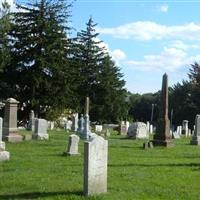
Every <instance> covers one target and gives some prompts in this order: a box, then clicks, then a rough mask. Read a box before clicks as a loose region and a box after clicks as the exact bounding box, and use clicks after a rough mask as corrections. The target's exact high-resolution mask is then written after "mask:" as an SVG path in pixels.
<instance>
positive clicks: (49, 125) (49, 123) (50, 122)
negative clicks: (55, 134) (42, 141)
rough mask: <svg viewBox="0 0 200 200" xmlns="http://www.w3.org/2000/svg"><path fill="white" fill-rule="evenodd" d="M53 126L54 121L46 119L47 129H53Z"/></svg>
mask: <svg viewBox="0 0 200 200" xmlns="http://www.w3.org/2000/svg"><path fill="white" fill-rule="evenodd" d="M54 126H55V123H54V121H48V129H49V130H53V129H54Z"/></svg>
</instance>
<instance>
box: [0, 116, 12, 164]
mask: <svg viewBox="0 0 200 200" xmlns="http://www.w3.org/2000/svg"><path fill="white" fill-rule="evenodd" d="M2 124H3V119H2V118H1V117H0V161H6V160H9V159H10V153H9V152H8V151H5V142H3V141H2Z"/></svg>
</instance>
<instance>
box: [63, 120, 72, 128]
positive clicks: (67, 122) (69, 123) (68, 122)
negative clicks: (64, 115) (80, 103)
mask: <svg viewBox="0 0 200 200" xmlns="http://www.w3.org/2000/svg"><path fill="white" fill-rule="evenodd" d="M64 129H65V130H72V121H71V120H67V121H66V122H65V124H64Z"/></svg>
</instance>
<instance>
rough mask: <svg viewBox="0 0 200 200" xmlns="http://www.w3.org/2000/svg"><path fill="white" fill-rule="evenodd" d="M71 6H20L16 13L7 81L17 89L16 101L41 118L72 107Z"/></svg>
mask: <svg viewBox="0 0 200 200" xmlns="http://www.w3.org/2000/svg"><path fill="white" fill-rule="evenodd" d="M69 6H70V5H68V4H66V1H65V0H56V1H54V0H40V1H35V3H33V4H28V5H27V6H21V5H18V9H19V10H20V12H17V13H14V22H13V27H12V30H11V32H10V38H12V44H11V46H10V48H11V53H12V54H11V58H12V59H11V64H10V65H9V66H8V67H6V69H5V70H4V78H5V80H9V84H10V85H12V86H13V87H15V91H14V92H13V93H14V94H15V97H16V98H17V99H18V100H19V101H20V102H21V104H23V105H26V109H25V111H26V112H29V110H30V109H34V110H35V111H36V113H37V114H38V115H40V116H41V115H43V114H45V113H48V112H51V113H52V110H54V111H56V112H58V111H61V110H63V109H64V107H65V106H66V105H68V99H69V98H68V97H69V96H70V85H71V83H70V82H69V81H70V77H69V76H70V74H69V71H70V70H69V66H68V62H67V55H68V38H67V36H66V31H67V30H68V29H69V28H68V27H66V24H67V20H68V18H69Z"/></svg>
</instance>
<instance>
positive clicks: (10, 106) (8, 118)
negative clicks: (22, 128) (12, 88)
mask: <svg viewBox="0 0 200 200" xmlns="http://www.w3.org/2000/svg"><path fill="white" fill-rule="evenodd" d="M18 103H19V102H18V101H16V100H15V99H13V98H9V99H7V100H6V104H5V114H4V121H3V140H5V141H9V142H21V141H22V140H23V137H22V136H21V135H18V134H17V132H18V129H17V105H18Z"/></svg>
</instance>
